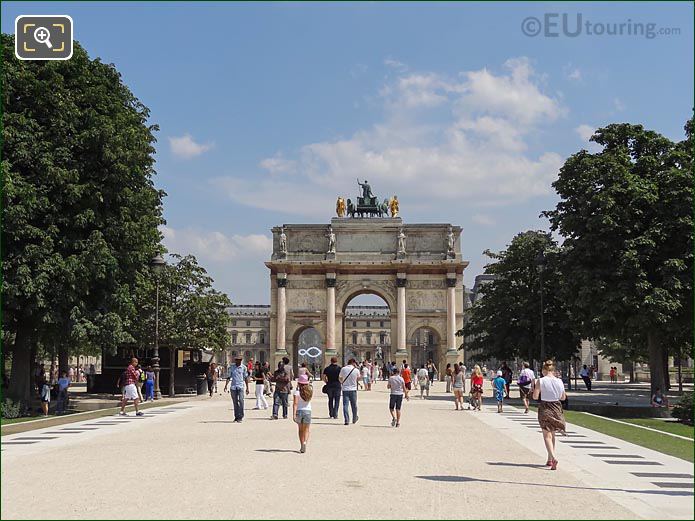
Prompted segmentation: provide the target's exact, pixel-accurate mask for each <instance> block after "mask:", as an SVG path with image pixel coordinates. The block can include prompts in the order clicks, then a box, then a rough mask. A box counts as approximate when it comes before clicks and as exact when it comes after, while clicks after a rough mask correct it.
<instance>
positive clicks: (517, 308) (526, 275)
mask: <svg viewBox="0 0 695 521" xmlns="http://www.w3.org/2000/svg"><path fill="white" fill-rule="evenodd" d="M556 249H557V244H556V243H555V242H554V241H553V239H552V238H551V236H550V234H549V233H546V232H542V231H527V232H524V233H520V234H518V235H517V236H516V237H514V239H513V240H512V242H511V244H510V245H509V246H508V248H507V249H506V250H505V251H503V252H500V253H491V252H490V251H486V252H485V254H486V255H487V256H488V257H490V258H491V259H494V260H495V261H496V262H493V263H491V264H488V265H487V266H485V274H491V275H495V279H494V280H492V281H491V282H490V283H489V284H487V285H486V286H485V295H484V296H483V297H482V298H480V299H478V300H477V301H476V303H475V304H474V305H473V308H472V310H471V315H470V321H469V322H468V324H466V325H465V326H464V328H463V330H462V331H461V333H462V334H463V335H465V336H467V337H471V339H472V340H471V342H470V344H469V345H468V348H469V349H471V350H472V351H477V350H479V351H480V353H481V354H480V355H479V356H478V357H477V358H482V359H485V358H497V359H498V360H504V359H510V358H515V357H527V358H528V359H529V362H531V361H533V360H539V359H540V354H541V353H540V345H541V333H540V312H541V310H540V278H539V273H538V270H537V266H536V262H535V261H536V258H537V256H538V254H539V253H540V252H546V259H547V264H546V266H545V269H544V273H543V315H544V322H545V327H544V330H545V331H544V333H545V344H546V352H545V356H546V358H556V359H558V360H568V359H569V358H570V356H571V355H572V354H573V353H574V352H575V351H576V350H577V347H578V345H579V340H580V338H579V336H578V335H577V333H576V332H575V329H574V328H573V324H572V320H571V317H570V315H569V313H568V311H567V309H566V307H565V305H564V303H563V301H562V300H561V299H560V298H559V293H560V286H561V285H562V283H563V281H562V279H561V277H560V274H559V272H558V270H557V265H556V260H555V255H554V253H553V251H554V250H556Z"/></svg>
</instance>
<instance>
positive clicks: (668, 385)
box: [661, 348, 671, 392]
mask: <svg viewBox="0 0 695 521" xmlns="http://www.w3.org/2000/svg"><path fill="white" fill-rule="evenodd" d="M661 356H662V357H663V360H664V387H663V390H664V392H668V391H669V390H670V389H671V373H669V371H668V349H664V348H662V355H661Z"/></svg>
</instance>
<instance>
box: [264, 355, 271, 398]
mask: <svg viewBox="0 0 695 521" xmlns="http://www.w3.org/2000/svg"><path fill="white" fill-rule="evenodd" d="M262 368H263V393H264V394H265V395H266V396H272V395H273V391H272V390H273V386H272V384H271V383H270V376H271V374H270V364H269V363H268V362H263V366H262Z"/></svg>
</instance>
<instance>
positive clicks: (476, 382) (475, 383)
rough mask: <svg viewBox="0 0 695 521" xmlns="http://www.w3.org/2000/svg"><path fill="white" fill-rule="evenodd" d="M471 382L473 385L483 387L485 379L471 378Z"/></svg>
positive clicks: (480, 377)
mask: <svg viewBox="0 0 695 521" xmlns="http://www.w3.org/2000/svg"><path fill="white" fill-rule="evenodd" d="M471 382H472V383H473V385H483V377H482V376H475V375H473V376H471Z"/></svg>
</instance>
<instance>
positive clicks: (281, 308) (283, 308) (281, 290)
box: [275, 273, 287, 356]
mask: <svg viewBox="0 0 695 521" xmlns="http://www.w3.org/2000/svg"><path fill="white" fill-rule="evenodd" d="M277 283H278V296H277V298H278V302H277V340H276V344H275V354H276V356H277V355H287V349H286V346H285V322H286V320H287V297H286V295H285V291H286V290H285V288H286V287H287V274H286V273H278V278H277Z"/></svg>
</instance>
